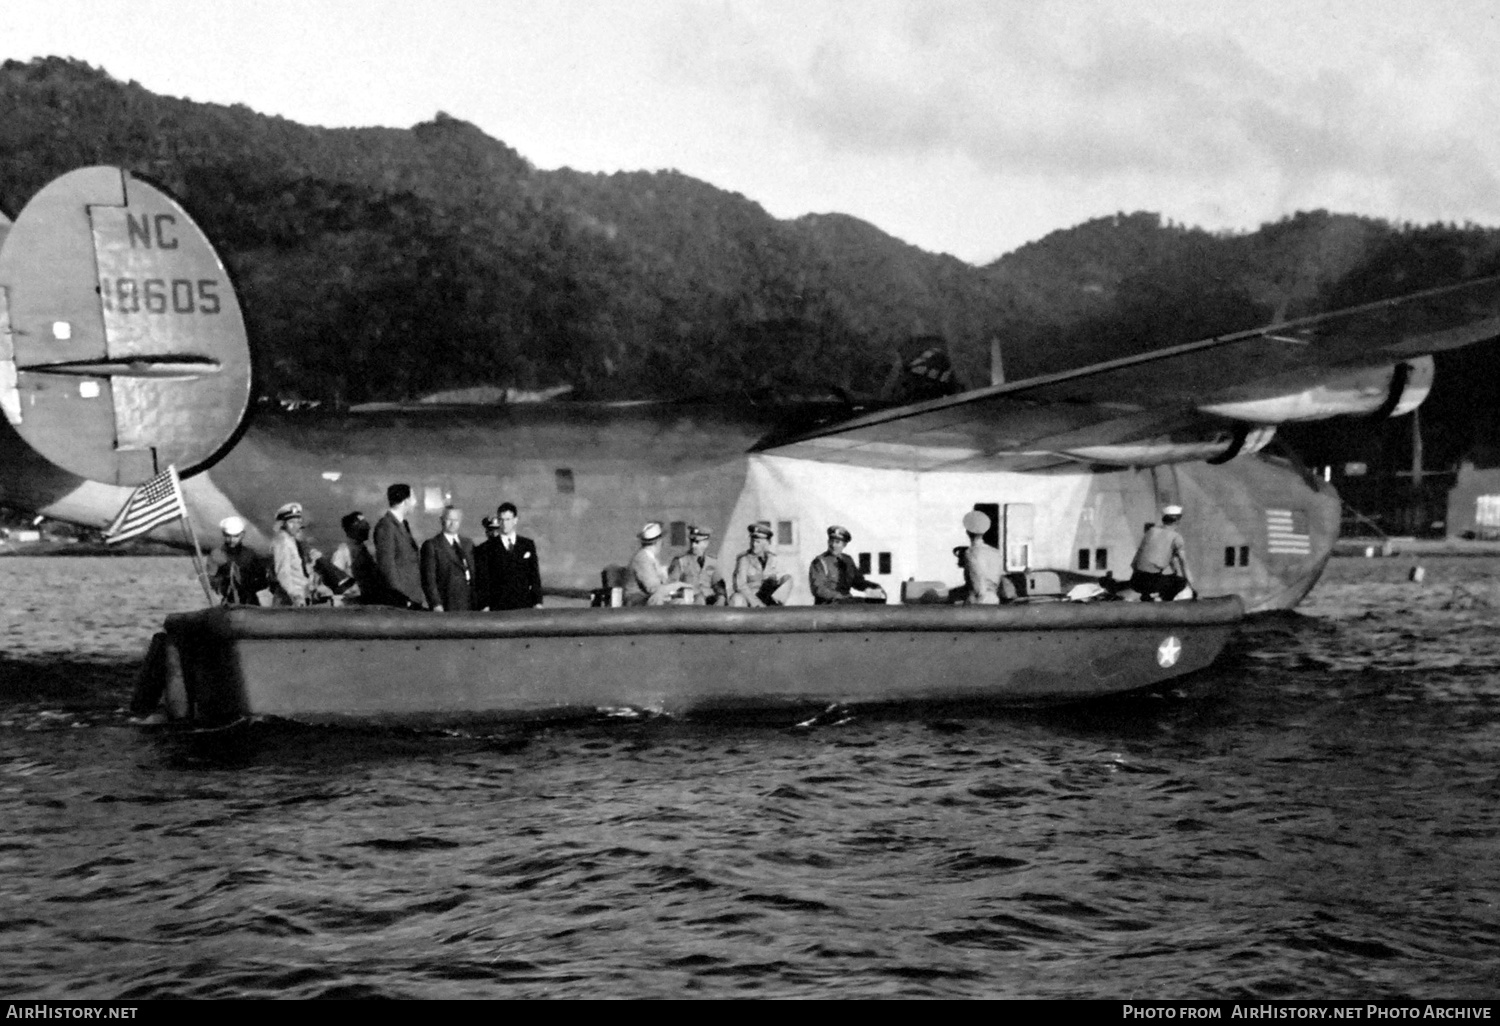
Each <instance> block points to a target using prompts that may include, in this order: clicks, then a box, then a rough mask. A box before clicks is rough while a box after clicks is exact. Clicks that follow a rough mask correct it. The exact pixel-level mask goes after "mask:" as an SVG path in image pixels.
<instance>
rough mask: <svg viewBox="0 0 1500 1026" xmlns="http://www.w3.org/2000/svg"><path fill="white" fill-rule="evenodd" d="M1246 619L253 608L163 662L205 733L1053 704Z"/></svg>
mask: <svg viewBox="0 0 1500 1026" xmlns="http://www.w3.org/2000/svg"><path fill="white" fill-rule="evenodd" d="M1242 616H1243V606H1242V604H1241V603H1240V601H1239V600H1238V599H1235V598H1227V599H1211V600H1203V601H1192V602H1161V603H1136V602H1099V603H1071V602H1049V603H1033V604H1016V605H1009V606H999V607H994V606H988V607H983V606H981V607H962V606H919V605H912V606H823V607H799V608H780V609H757V610H738V609H719V608H704V607H690V606H689V607H662V608H642V609H557V610H550V609H539V610H521V611H517V612H512V613H445V614H429V613H414V612H405V611H398V610H388V609H373V608H353V609H329V608H315V609H259V608H243V607H241V608H219V609H207V610H202V611H199V612H193V613H181V614H177V615H174V616H170V617H168V618H167V623H166V631H165V641H166V644H165V645H164V646H162V647H160V648H159V650H158V652H159V656H158V657H157V658H155V660H154V661H155V663H157V664H159V668H158V669H157V670H156V671H155V672H158V673H160V674H161V675H162V676H163V677H164V678H165V679H164V681H163V683H164V685H165V693H166V702H167V708H168V712H169V715H170V717H171V718H172V719H174V720H177V721H183V722H187V723H191V724H194V725H198V726H208V727H211V726H217V725H222V724H227V723H231V722H234V721H237V720H242V719H245V718H256V717H280V718H286V719H291V720H297V721H301V722H306V723H359V724H393V725H394V724H406V725H438V724H443V723H462V722H471V721H486V720H513V719H520V720H547V719H570V718H578V717H586V716H591V715H597V714H598V713H599V712H600V711H605V710H637V711H641V712H650V713H664V714H669V715H683V716H694V715H725V714H751V713H763V712H775V713H787V712H795V711H798V710H808V709H811V710H818V709H826V708H828V707H830V706H845V707H851V708H853V707H862V706H885V707H891V706H895V707H900V706H910V705H918V704H940V705H943V704H946V705H972V706H988V705H996V706H1000V705H1049V704H1059V703H1067V702H1077V701H1083V700H1087V699H1093V698H1099V697H1102V696H1106V695H1115V694H1121V693H1124V692H1129V691H1134V690H1137V689H1141V688H1147V687H1150V686H1152V685H1155V684H1159V683H1161V682H1162V681H1165V680H1168V679H1171V678H1174V677H1178V676H1181V675H1183V674H1187V673H1191V672H1193V671H1196V670H1200V669H1202V668H1204V667H1206V666H1208V665H1209V664H1210V663H1211V662H1213V660H1214V659H1215V658H1216V657H1217V656H1218V654H1219V652H1220V651H1221V650H1222V648H1223V646H1224V643H1225V641H1226V640H1227V639H1228V636H1229V634H1230V632H1231V631H1232V630H1233V628H1234V625H1235V624H1236V623H1237V622H1238V621H1239V620H1240V619H1241V617H1242Z"/></svg>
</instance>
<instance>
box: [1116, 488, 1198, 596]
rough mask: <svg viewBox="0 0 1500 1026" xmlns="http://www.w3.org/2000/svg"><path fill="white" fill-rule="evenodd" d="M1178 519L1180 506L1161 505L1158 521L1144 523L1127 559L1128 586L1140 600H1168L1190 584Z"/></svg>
mask: <svg viewBox="0 0 1500 1026" xmlns="http://www.w3.org/2000/svg"><path fill="white" fill-rule="evenodd" d="M1181 519H1182V507H1181V506H1175V505H1174V506H1163V507H1162V508H1161V523H1159V524H1148V525H1147V526H1146V535H1145V537H1144V538H1142V539H1141V546H1140V548H1138V549H1136V550H1135V558H1134V559H1132V560H1131V561H1130V570H1131V574H1130V590H1131V591H1133V592H1135V593H1136V594H1138V595H1140V597H1141V598H1142V599H1143V600H1146V601H1150V600H1153V599H1160V600H1162V601H1165V602H1170V601H1171V600H1172V599H1174V598H1176V597H1177V596H1178V595H1179V594H1180V593H1181V592H1182V590H1183V589H1184V588H1190V587H1192V585H1191V583H1190V582H1189V580H1188V566H1187V554H1186V552H1185V551H1184V548H1185V546H1184V545H1183V541H1182V535H1180V534H1178V533H1177V522H1178V521H1179V520H1181ZM1194 590H1196V589H1194Z"/></svg>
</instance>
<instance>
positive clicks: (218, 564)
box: [208, 517, 271, 606]
mask: <svg viewBox="0 0 1500 1026" xmlns="http://www.w3.org/2000/svg"><path fill="white" fill-rule="evenodd" d="M219 530H220V531H222V532H223V533H224V544H222V545H220V546H219V547H218V548H216V549H214V550H213V551H212V552H210V553H209V554H208V583H209V584H210V585H212V586H213V589H214V594H216V595H218V596H219V600H220V601H221V602H222V603H223V604H224V605H226V606H258V605H260V596H259V595H258V594H257V592H260V591H264V590H265V589H266V588H268V587H270V586H271V579H270V575H269V574H268V573H267V572H266V561H265V559H264V558H263V557H262V556H261V555H260V553H258V552H256V551H254V550H253V549H249V548H246V547H245V521H244V520H243V519H241V518H240V517H225V518H224V519H223V520H221V521H219Z"/></svg>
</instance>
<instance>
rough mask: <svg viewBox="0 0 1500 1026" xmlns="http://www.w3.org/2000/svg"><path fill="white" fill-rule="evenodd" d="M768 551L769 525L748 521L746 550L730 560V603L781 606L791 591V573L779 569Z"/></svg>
mask: <svg viewBox="0 0 1500 1026" xmlns="http://www.w3.org/2000/svg"><path fill="white" fill-rule="evenodd" d="M780 570H781V568H780V567H778V566H777V565H776V553H774V552H772V551H771V525H770V524H768V523H766V522H765V521H764V520H758V521H756V522H755V523H753V524H751V525H750V551H748V552H741V553H740V555H739V558H738V559H736V560H735V561H734V594H732V595H730V596H729V604H730V605H731V606H752V607H761V606H783V605H786V600H787V596H788V595H790V594H791V592H792V575H791V574H784V573H781V572H780Z"/></svg>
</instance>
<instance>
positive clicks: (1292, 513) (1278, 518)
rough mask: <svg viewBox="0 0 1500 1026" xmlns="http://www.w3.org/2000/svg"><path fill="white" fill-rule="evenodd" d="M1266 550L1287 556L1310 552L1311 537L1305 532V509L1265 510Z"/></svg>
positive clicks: (1309, 553) (1308, 553)
mask: <svg viewBox="0 0 1500 1026" xmlns="http://www.w3.org/2000/svg"><path fill="white" fill-rule="evenodd" d="M1266 551H1267V552H1269V553H1279V554H1281V555H1287V556H1307V555H1311V554H1312V539H1311V537H1309V536H1308V533H1307V510H1305V509H1268V510H1266Z"/></svg>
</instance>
